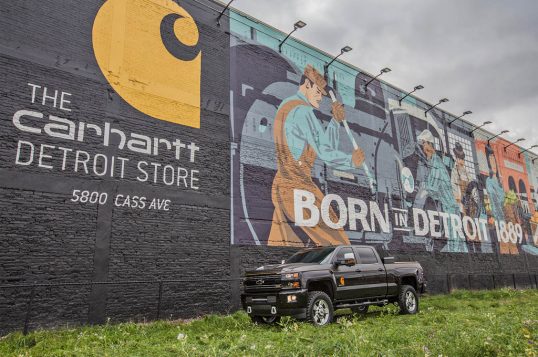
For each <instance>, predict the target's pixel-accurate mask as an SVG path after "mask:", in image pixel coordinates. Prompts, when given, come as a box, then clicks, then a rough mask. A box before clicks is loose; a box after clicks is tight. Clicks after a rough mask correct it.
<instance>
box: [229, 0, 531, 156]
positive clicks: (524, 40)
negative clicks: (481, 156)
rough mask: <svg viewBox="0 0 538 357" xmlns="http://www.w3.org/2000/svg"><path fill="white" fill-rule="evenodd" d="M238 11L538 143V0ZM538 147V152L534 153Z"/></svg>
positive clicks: (283, 0) (336, 0) (275, 3)
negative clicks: (297, 26) (302, 24)
mask: <svg viewBox="0 0 538 357" xmlns="http://www.w3.org/2000/svg"><path fill="white" fill-rule="evenodd" d="M233 7H235V8H237V9H239V10H241V11H243V12H246V13H247V14H249V15H251V16H253V17H255V18H258V19H260V20H262V21H264V22H266V23H268V24H269V25H272V26H274V27H276V28H278V29H280V30H282V31H289V30H291V29H293V23H294V22H295V21H297V20H299V19H300V20H303V21H305V22H306V23H307V26H306V27H305V28H303V29H301V30H299V31H298V32H296V33H295V37H296V38H298V39H300V40H302V41H305V42H307V43H309V44H312V45H313V46H315V47H317V48H320V49H321V50H324V51H326V52H329V53H334V54H337V53H339V52H340V48H341V47H342V46H344V45H350V46H351V47H353V51H352V52H350V53H347V54H345V55H344V56H343V57H342V59H343V60H345V61H346V62H349V63H351V64H353V65H355V66H357V67H359V68H361V69H363V70H365V71H367V72H370V73H378V71H379V69H380V68H382V67H385V66H387V67H390V68H391V69H392V72H390V73H388V74H385V75H384V76H383V79H384V80H385V81H387V82H388V83H390V84H393V85H395V86H397V87H399V88H402V89H411V88H413V87H414V86H415V85H417V84H422V85H424V87H425V88H424V89H423V90H422V91H420V92H418V95H417V96H418V97H420V98H423V99H424V100H426V101H428V102H430V103H437V100H438V99H440V98H442V97H447V98H449V99H450V102H449V103H445V104H443V105H442V106H441V108H443V109H446V110H448V111H449V112H451V113H453V114H456V115H459V114H460V113H462V112H463V111H465V110H472V111H473V114H472V115H468V116H466V119H468V120H469V121H471V122H473V123H482V122H483V121H486V120H490V121H492V122H493V124H491V125H489V126H487V129H488V130H490V131H492V132H497V131H501V130H504V129H509V130H510V131H511V132H510V133H509V134H506V135H505V138H507V139H508V140H514V139H516V138H519V137H525V138H526V139H527V140H526V141H525V142H524V143H522V144H523V145H522V146H524V147H528V146H531V145H533V144H538V0H504V1H501V0H472V1H471V0H449V1H447V0H443V1H441V0H405V1H404V0H361V1H357V0H331V1H328V0H235V1H234V3H233ZM534 151H535V152H538V150H534Z"/></svg>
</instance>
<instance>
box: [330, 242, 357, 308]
mask: <svg viewBox="0 0 538 357" xmlns="http://www.w3.org/2000/svg"><path fill="white" fill-rule="evenodd" d="M346 253H348V254H349V253H351V254H353V256H354V257H355V261H356V262H357V261H358V257H357V255H356V254H355V252H354V251H353V249H352V248H351V247H342V248H340V249H339V250H338V252H337V253H336V255H335V257H334V260H333V263H334V262H336V261H342V260H344V256H345V254H346ZM357 267H358V265H357V264H354V265H351V266H349V265H338V266H337V267H336V269H335V270H334V277H335V279H336V300H351V299H355V298H356V296H357V294H358V291H357V289H358V288H359V285H358V284H359V281H360V277H361V275H360V273H358V272H357V271H356V270H357Z"/></svg>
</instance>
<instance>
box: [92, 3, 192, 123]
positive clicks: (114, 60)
mask: <svg viewBox="0 0 538 357" xmlns="http://www.w3.org/2000/svg"><path fill="white" fill-rule="evenodd" d="M92 37H93V49H94V52H95V57H96V59H97V63H98V64H99V68H100V69H101V71H102V72H103V74H104V76H105V77H106V79H107V80H108V82H109V83H110V85H111V86H112V88H114V90H115V91H116V92H117V93H118V94H119V95H120V96H121V97H122V98H123V99H124V100H125V101H126V102H127V103H129V104H130V105H132V106H133V107H135V108H136V109H138V110H139V111H141V112H143V113H145V114H147V115H150V116H152V117H154V118H157V119H161V120H166V121H169V122H173V123H177V124H182V125H187V126H191V127H194V128H199V127H200V81H201V66H202V54H201V52H200V50H199V49H198V39H199V33H198V26H197V25H196V22H195V21H194V19H193V18H192V16H190V15H189V13H187V11H185V10H183V9H182V8H181V7H180V6H179V5H178V4H176V3H175V2H174V1H171V0H108V1H106V2H105V3H104V4H103V6H102V7H101V8H100V9H99V12H98V13H97V16H96V18H95V21H94V24H93V33H92Z"/></svg>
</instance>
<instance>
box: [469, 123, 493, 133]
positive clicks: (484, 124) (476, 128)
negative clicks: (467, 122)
mask: <svg viewBox="0 0 538 357" xmlns="http://www.w3.org/2000/svg"><path fill="white" fill-rule="evenodd" d="M488 124H491V122H490V121H489V120H488V121H485V122H483V123H482V124H481V125H479V126H475V128H474V129H473V130H471V132H470V133H469V135H472V134H473V133H474V132H475V131H477V130H478V129H480V128H482V127H483V126H486V125H488Z"/></svg>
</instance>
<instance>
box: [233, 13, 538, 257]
mask: <svg viewBox="0 0 538 357" xmlns="http://www.w3.org/2000/svg"><path fill="white" fill-rule="evenodd" d="M249 21H250V20H249V19H247V18H243V17H241V16H240V15H238V14H234V13H232V21H231V31H232V34H233V35H232V36H231V42H230V47H231V49H230V50H231V67H230V71H231V90H230V98H231V106H232V110H231V121H232V126H231V131H232V132H231V137H232V149H231V150H232V207H231V209H232V243H233V244H256V245H271V246H297V247H308V246H317V245H332V244H348V243H352V244H353V243H356V244H364V243H367V244H379V245H380V246H381V247H382V248H384V249H387V250H426V251H432V250H436V251H441V252H452V253H467V252H482V253H493V252H496V251H497V250H498V251H499V252H500V253H502V254H518V253H519V252H520V250H521V249H525V250H526V251H527V252H529V253H533V254H536V245H537V242H536V239H535V238H533V237H535V232H536V223H535V222H538V220H537V218H538V214H535V211H534V206H535V205H534V202H533V196H531V192H532V195H534V193H535V192H534V188H533V187H536V186H535V183H534V182H535V180H538V178H535V179H533V180H530V179H529V178H528V177H529V171H530V170H528V169H527V166H528V165H529V159H528V158H527V156H524V155H520V156H521V158H519V159H518V160H508V159H506V158H504V156H502V155H501V153H500V152H499V150H500V149H499V147H501V145H502V142H501V141H498V142H495V143H490V144H487V143H486V144H484V142H483V141H481V140H476V141H475V139H474V138H473V137H472V136H471V134H470V133H469V131H468V130H465V129H464V128H461V127H459V126H457V125H453V126H450V125H448V124H447V123H448V122H449V121H451V119H453V118H452V117H451V116H449V115H448V114H446V113H444V112H442V111H440V110H437V109H434V110H431V111H428V112H426V110H425V108H427V107H428V106H427V105H426V104H425V103H420V102H418V101H416V99H414V98H412V97H408V98H406V99H405V100H403V101H400V98H401V97H402V96H403V95H404V93H401V92H399V91H398V90H396V89H394V88H391V87H389V86H387V85H385V84H384V83H381V82H380V81H378V80H373V81H371V80H372V77H370V76H369V75H367V74H365V73H361V72H359V71H357V70H355V69H353V68H350V67H347V66H344V65H343V64H341V63H336V62H335V63H334V64H333V65H331V67H330V68H328V69H327V68H325V64H326V63H328V62H329V61H330V58H327V57H326V56H325V55H323V54H322V53H318V52H315V51H314V50H312V49H311V48H307V47H306V46H304V45H302V44H301V43H296V42H291V44H285V45H284V46H283V47H282V53H280V52H279V51H278V44H279V40H278V39H279V38H280V34H278V33H272V32H271V30H270V29H269V28H267V27H262V25H260V24H258V23H254V22H249ZM486 141H487V140H486ZM512 149H513V150H518V149H517V147H512ZM515 155H516V156H518V153H515ZM501 156H502V157H503V158H502V159H501ZM512 156H513V155H512ZM499 160H502V162H501V163H499ZM532 172H537V173H538V171H535V170H534V168H533V171H532ZM530 181H532V184H531V182H530ZM528 190H531V191H528ZM531 213H532V214H531Z"/></svg>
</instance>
